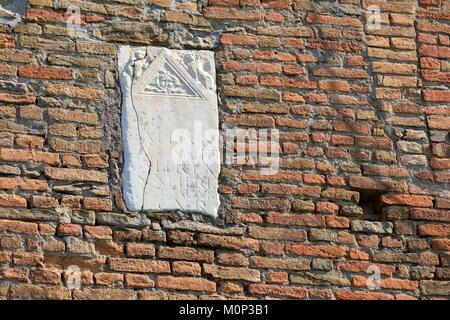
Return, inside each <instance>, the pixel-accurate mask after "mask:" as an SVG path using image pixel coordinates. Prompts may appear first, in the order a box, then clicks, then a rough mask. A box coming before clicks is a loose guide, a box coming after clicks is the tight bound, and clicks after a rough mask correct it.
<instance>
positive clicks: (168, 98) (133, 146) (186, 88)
mask: <svg viewBox="0 0 450 320" xmlns="http://www.w3.org/2000/svg"><path fill="white" fill-rule="evenodd" d="M118 60H119V72H120V83H121V90H122V129H123V140H124V169H123V195H124V200H125V203H126V205H127V208H128V209H129V210H132V211H140V210H149V211H165V210H182V211H187V212H199V213H203V214H207V215H211V216H216V215H217V210H218V207H219V195H218V191H217V188H218V176H219V172H220V154H219V131H218V126H219V125H218V110H217V109H218V108H217V93H216V85H215V83H216V81H215V77H216V75H215V65H214V54H213V53H212V52H208V51H186V50H169V49H166V48H155V47H131V46H124V47H122V48H121V49H120V51H119V53H118Z"/></svg>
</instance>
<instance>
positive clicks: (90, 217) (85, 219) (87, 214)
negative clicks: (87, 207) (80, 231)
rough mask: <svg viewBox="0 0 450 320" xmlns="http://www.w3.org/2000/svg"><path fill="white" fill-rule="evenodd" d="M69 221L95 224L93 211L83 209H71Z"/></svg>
mask: <svg viewBox="0 0 450 320" xmlns="http://www.w3.org/2000/svg"><path fill="white" fill-rule="evenodd" d="M70 219H71V223H75V224H81V225H94V224H95V212H94V211H84V210H73V211H72V214H71V215H70Z"/></svg>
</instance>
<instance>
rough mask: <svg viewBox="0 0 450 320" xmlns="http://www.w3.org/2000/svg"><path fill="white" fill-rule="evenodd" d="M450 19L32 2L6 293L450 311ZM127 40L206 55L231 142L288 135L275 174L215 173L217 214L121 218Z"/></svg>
mask: <svg viewBox="0 0 450 320" xmlns="http://www.w3.org/2000/svg"><path fill="white" fill-rule="evenodd" d="M70 5H76V6H78V7H79V8H80V9H81V17H80V19H81V20H80V21H81V27H82V30H83V32H82V35H81V36H79V37H78V38H76V37H74V36H73V35H71V34H70V33H69V29H68V28H67V27H66V21H67V19H68V17H70V15H69V14H68V13H67V8H68V7H69V6H70ZM373 5H375V6H377V7H376V8H378V9H379V13H380V15H379V18H380V22H381V28H371V27H369V26H368V23H369V22H371V21H372V20H371V19H373V15H372V14H373V12H372V11H370V12H368V11H367V9H370V10H373V8H374V7H371V6H373ZM145 12H147V14H145ZM449 21H450V1H448V0H420V1H405V0H403V1H380V0H362V1H360V0H339V1H312V0H311V1H310V0H210V1H206V0H199V1H171V0H148V1H139V0H109V1H106V0H105V1H102V0H92V2H89V1H78V0H74V1H67V0H60V1H58V2H56V1H52V0H29V8H28V9H27V11H26V14H25V17H24V19H23V21H22V23H20V24H18V25H16V26H14V27H11V26H9V25H7V24H1V25H0V76H1V80H0V103H1V105H0V145H1V148H0V161H1V163H0V250H1V251H0V297H1V298H15V299H17V298H22V299H23V298H33V299H92V298H95V299H111V298H121V299H180V298H189V299H197V298H198V299H211V298H282V299H289V298H294V299H434V298H448V297H449V296H450V254H449V250H450V223H449V222H450V210H449V209H450V192H449V188H448V182H449V180H450V144H449V135H448V132H449V129H450V107H449V102H450V88H449V83H450V62H449V61H450V60H449V59H450V41H449V35H450V24H449ZM124 44H133V45H153V46H163V47H168V48H185V49H192V48H194V49H208V50H213V51H214V52H215V53H216V62H217V63H216V64H217V71H218V87H219V103H220V106H219V108H220V115H219V117H220V122H221V127H222V129H227V128H234V127H237V128H276V129H278V130H279V132H280V141H279V146H277V147H279V152H280V167H281V168H280V170H279V172H278V173H277V174H275V175H270V176H264V175H261V174H259V170H258V169H259V168H258V167H257V166H254V165H252V164H251V163H248V164H245V165H231V164H228V165H223V167H222V173H221V178H220V182H221V183H220V192H221V203H222V205H221V209H220V216H219V218H218V219H210V218H208V217H204V216H200V215H195V214H186V213H181V212H164V213H133V212H127V211H126V210H125V207H124V204H123V200H122V197H121V191H120V184H121V181H120V175H121V167H122V145H121V131H120V91H119V87H118V75H117V69H116V64H117V61H116V56H115V53H116V52H117V49H118V47H119V46H120V45H124ZM74 267H75V268H79V270H80V271H81V276H80V279H81V287H79V288H72V287H70V286H67V282H68V281H69V282H70V280H71V279H72V278H71V277H72V276H73V273H71V272H72V271H71V270H73V268H74ZM374 270H375V271H377V270H379V271H380V274H381V281H380V283H379V284H380V287H381V288H371V287H370V286H369V287H368V280H370V279H372V278H373V275H374ZM372 289H373V290H372Z"/></svg>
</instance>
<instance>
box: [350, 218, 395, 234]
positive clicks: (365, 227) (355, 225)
mask: <svg viewBox="0 0 450 320" xmlns="http://www.w3.org/2000/svg"><path fill="white" fill-rule="evenodd" d="M352 230H353V231H355V232H368V233H388V234H389V233H392V223H391V222H377V221H374V222H372V221H364V220H353V221H352Z"/></svg>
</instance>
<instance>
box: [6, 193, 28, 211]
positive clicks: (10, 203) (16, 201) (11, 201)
mask: <svg viewBox="0 0 450 320" xmlns="http://www.w3.org/2000/svg"><path fill="white" fill-rule="evenodd" d="M0 207H22V208H26V207H27V199H25V198H24V197H21V196H17V195H14V194H0Z"/></svg>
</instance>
